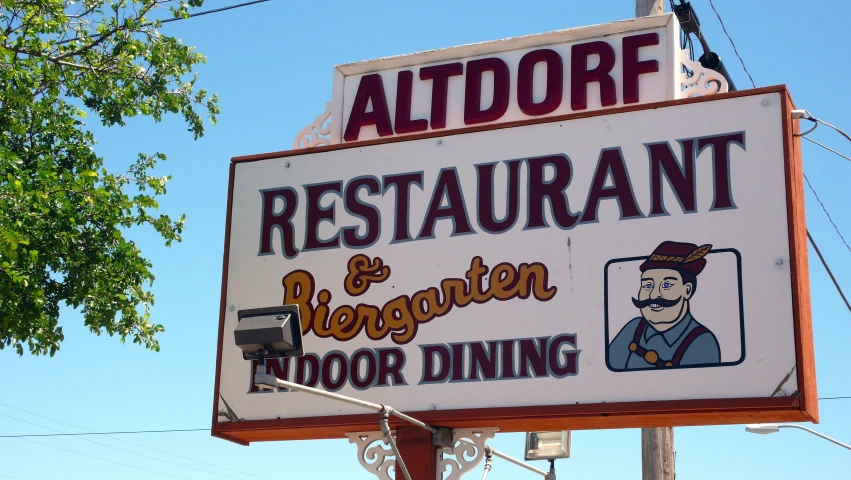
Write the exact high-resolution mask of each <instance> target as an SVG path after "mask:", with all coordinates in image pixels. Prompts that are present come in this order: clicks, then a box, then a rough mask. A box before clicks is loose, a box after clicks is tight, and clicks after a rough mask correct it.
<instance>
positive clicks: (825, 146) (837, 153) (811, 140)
mask: <svg viewBox="0 0 851 480" xmlns="http://www.w3.org/2000/svg"><path fill="white" fill-rule="evenodd" d="M801 137H802V138H804V139H805V140H809V141H810V142H813V143H815V144H816V145H818V146H819V147H821V148H823V149H825V150H827V151H828V152H830V153H833V154H835V155H839V156H840V157H842V158H844V159H845V160H848V161H849V162H851V157H849V156H847V155H843V154H841V153H839V152H837V151H836V150H834V149H832V148H830V147H828V146H827V145H824V144H821V143H819V142H817V141H815V140H813V139H812V138H810V137H808V136H806V135H801Z"/></svg>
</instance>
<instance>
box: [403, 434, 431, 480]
mask: <svg viewBox="0 0 851 480" xmlns="http://www.w3.org/2000/svg"><path fill="white" fill-rule="evenodd" d="M396 446H397V447H398V448H399V454H400V455H401V456H402V460H403V461H404V462H405V466H406V467H408V473H409V474H410V475H411V480H436V479H437V478H438V477H437V475H436V473H435V471H436V469H437V457H438V454H437V447H435V446H434V444H432V443H431V432H429V431H428V430H424V429H422V428H420V427H415V426H413V425H411V426H407V425H399V426H398V427H396ZM396 480H405V475H404V474H403V473H402V469H400V468H396Z"/></svg>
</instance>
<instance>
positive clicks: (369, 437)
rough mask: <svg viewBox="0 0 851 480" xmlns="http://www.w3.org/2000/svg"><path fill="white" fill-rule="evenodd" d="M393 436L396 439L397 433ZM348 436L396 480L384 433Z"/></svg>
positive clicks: (375, 468) (382, 478)
mask: <svg viewBox="0 0 851 480" xmlns="http://www.w3.org/2000/svg"><path fill="white" fill-rule="evenodd" d="M317 118H318V117H317ZM391 434H393V435H394V437H395V435H396V432H391ZM346 436H347V437H349V443H354V444H355V445H357V447H358V461H359V462H360V464H361V466H363V468H364V469H365V470H366V471H367V472H369V473H371V474H373V475H375V476H376V477H377V478H378V479H379V480H394V479H393V475H392V474H391V472H393V473H395V471H396V458H395V454H394V453H393V450H392V449H391V448H390V444H389V442H387V438H385V437H384V433H383V432H380V431H378V432H354V433H347V434H346ZM388 457H392V458H388Z"/></svg>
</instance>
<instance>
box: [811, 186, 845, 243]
mask: <svg viewBox="0 0 851 480" xmlns="http://www.w3.org/2000/svg"><path fill="white" fill-rule="evenodd" d="M804 180H806V182H807V186H808V187H810V191H811V192H813V195H815V197H816V200H817V201H818V203H819V205H821V209H822V211H824V214H825V215H827V219H828V220H830V224H831V225H833V229H834V230H836V234H837V235H839V238H841V239H842V243H844V244H845V248H847V249H848V251H849V252H851V247H849V246H848V242H846V241H845V237H844V236H842V232H840V231H839V227H837V226H836V223H835V222H834V221H833V218H832V217H831V216H830V213H828V211H827V208H826V207H825V206H824V203H823V202H822V201H821V198H819V196H818V193H816V189H815V188H813V185H812V184H811V183H810V179H809V178H807V174H806V173H805V174H804Z"/></svg>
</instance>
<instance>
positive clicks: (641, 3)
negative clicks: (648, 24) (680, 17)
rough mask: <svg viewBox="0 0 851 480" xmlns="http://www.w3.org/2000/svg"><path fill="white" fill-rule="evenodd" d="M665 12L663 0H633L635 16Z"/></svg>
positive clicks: (647, 15)
mask: <svg viewBox="0 0 851 480" xmlns="http://www.w3.org/2000/svg"><path fill="white" fill-rule="evenodd" d="M663 13H665V1H664V0H635V16H636V17H649V16H650V15H660V14H663Z"/></svg>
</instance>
